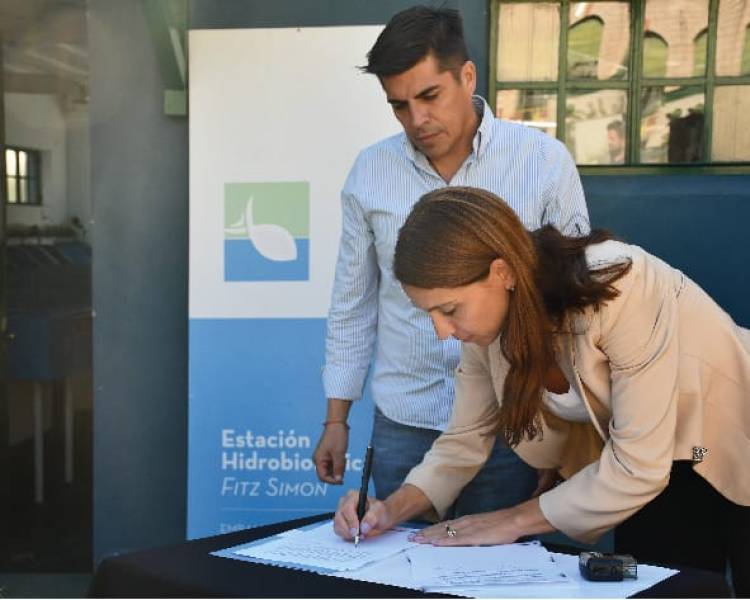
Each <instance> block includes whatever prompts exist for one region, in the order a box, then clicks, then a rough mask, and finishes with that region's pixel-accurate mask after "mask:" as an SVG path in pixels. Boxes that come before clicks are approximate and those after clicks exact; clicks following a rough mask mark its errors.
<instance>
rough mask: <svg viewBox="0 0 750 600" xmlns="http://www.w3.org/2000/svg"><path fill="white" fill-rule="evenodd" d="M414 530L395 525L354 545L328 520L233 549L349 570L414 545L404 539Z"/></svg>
mask: <svg viewBox="0 0 750 600" xmlns="http://www.w3.org/2000/svg"><path fill="white" fill-rule="evenodd" d="M414 531H416V530H414V529H409V528H402V527H399V528H396V529H393V530H391V531H387V532H386V533H384V534H383V535H380V536H377V537H374V538H371V539H368V540H367V541H366V542H364V541H363V542H362V543H360V544H359V545H358V546H355V545H354V544H352V543H351V542H349V541H346V540H343V539H341V538H340V537H339V536H337V535H336V534H335V533H334V532H333V525H332V524H331V522H330V521H329V522H326V523H323V524H320V525H315V526H313V527H309V528H305V529H292V530H291V531H286V532H284V533H282V534H280V535H278V536H274V537H272V538H269V539H267V540H260V543H258V542H256V543H254V544H251V545H248V546H245V547H242V548H239V549H236V550H235V551H234V552H235V553H236V554H237V555H240V556H244V557H248V558H255V559H259V560H261V561H263V562H270V563H272V564H278V565H280V566H287V567H291V568H297V569H304V570H315V571H318V572H323V573H333V572H337V571H352V570H355V569H361V568H362V567H364V566H366V565H369V564H373V563H377V562H379V561H382V560H384V559H386V558H388V557H390V556H394V555H396V554H399V553H401V552H403V551H404V550H407V549H408V548H412V547H414V546H416V545H417V544H414V543H413V542H410V541H409V540H408V537H409V534H411V533H412V532H414Z"/></svg>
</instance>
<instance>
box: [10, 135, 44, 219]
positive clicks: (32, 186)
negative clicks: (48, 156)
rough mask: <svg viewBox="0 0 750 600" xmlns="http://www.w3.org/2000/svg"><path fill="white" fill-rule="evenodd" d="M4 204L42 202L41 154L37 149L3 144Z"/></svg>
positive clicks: (20, 204) (36, 203) (23, 204)
mask: <svg viewBox="0 0 750 600" xmlns="http://www.w3.org/2000/svg"><path fill="white" fill-rule="evenodd" d="M3 160H4V161H5V165H4V167H5V169H4V171H3V172H4V174H5V204H7V205H10V206H40V205H41V204H42V156H41V152H40V151H39V150H33V149H31V148H21V147H18V146H5V152H4V153H3Z"/></svg>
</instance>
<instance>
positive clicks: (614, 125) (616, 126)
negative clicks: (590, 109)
mask: <svg viewBox="0 0 750 600" xmlns="http://www.w3.org/2000/svg"><path fill="white" fill-rule="evenodd" d="M607 131H616V132H617V133H618V134H619V135H620V137H625V126H624V125H623V124H622V121H611V122H610V123H609V124H608V125H607Z"/></svg>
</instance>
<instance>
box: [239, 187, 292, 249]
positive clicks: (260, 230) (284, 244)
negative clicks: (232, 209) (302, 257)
mask: <svg viewBox="0 0 750 600" xmlns="http://www.w3.org/2000/svg"><path fill="white" fill-rule="evenodd" d="M226 232H227V233H232V234H243V235H246V236H247V239H248V240H249V241H250V242H252V243H253V245H255V248H256V250H258V252H259V253H260V254H261V256H263V257H264V258H267V259H268V260H274V261H290V260H295V259H296V258H297V244H296V243H295V242H294V236H292V234H291V233H289V231H287V230H286V229H284V228H283V227H281V226H280V225H273V224H261V225H255V224H254V223H253V197H252V196H250V198H248V201H247V205H246V206H245V213H244V214H243V215H242V216H241V217H240V218H239V219H238V220H237V222H236V223H233V224H232V225H231V226H230V227H228V228H227V229H226Z"/></svg>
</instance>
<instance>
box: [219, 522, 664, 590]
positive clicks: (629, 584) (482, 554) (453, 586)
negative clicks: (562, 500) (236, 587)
mask: <svg viewBox="0 0 750 600" xmlns="http://www.w3.org/2000/svg"><path fill="white" fill-rule="evenodd" d="M414 531H416V530H415V529H410V528H405V527H402V528H397V529H394V530H391V531H388V532H386V533H384V534H383V535H380V536H377V537H373V538H366V539H365V540H364V541H363V542H361V543H360V544H359V546H357V547H355V546H354V544H353V543H352V542H349V541H345V540H343V539H341V538H340V537H338V536H337V535H336V534H335V533H334V532H333V524H332V522H331V521H327V522H324V523H321V524H316V525H312V526H309V527H305V528H302V529H294V530H291V531H287V532H284V533H282V534H280V535H277V536H273V537H271V538H267V539H263V540H258V541H256V542H252V543H250V544H244V545H242V546H236V547H233V548H227V549H225V550H220V551H218V552H214V553H213V554H215V555H217V556H222V557H226V558H232V559H236V560H245V561H251V562H259V563H265V564H272V565H277V566H280V567H285V568H291V569H301V570H305V571H314V572H316V573H320V574H322V575H329V576H333V577H340V578H344V579H353V580H359V581H369V582H372V583H381V584H386V585H393V586H399V587H403V588H408V589H414V590H424V591H431V592H442V593H447V594H452V595H456V596H466V597H469V598H503V597H508V598H544V597H547V598H582V597H593V598H626V597H628V596H631V595H633V594H635V593H637V592H639V591H641V590H643V589H646V588H648V587H651V586H652V585H655V584H656V583H658V582H659V581H661V580H663V579H666V578H667V577H669V576H671V575H673V574H674V573H676V571H673V570H671V569H665V568H662V567H652V566H648V565H638V579H637V580H627V581H622V582H607V583H602V582H590V581H586V580H584V579H583V578H582V577H581V575H580V573H579V571H578V557H577V556H572V555H565V554H557V553H550V552H548V551H547V550H546V549H545V548H544V547H543V546H542V545H541V544H540V543H538V542H527V543H516V544H507V545H503V546H469V547H466V546H460V547H436V546H431V545H421V544H415V543H413V542H410V541H409V536H410V534H411V533H413V532H414Z"/></svg>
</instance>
